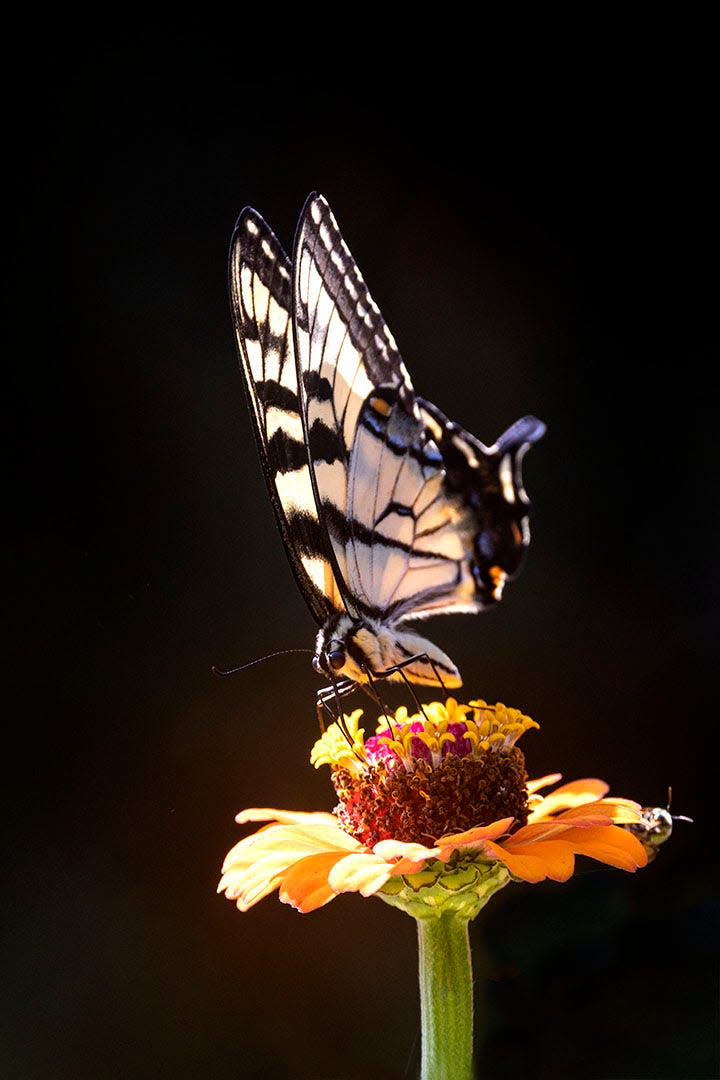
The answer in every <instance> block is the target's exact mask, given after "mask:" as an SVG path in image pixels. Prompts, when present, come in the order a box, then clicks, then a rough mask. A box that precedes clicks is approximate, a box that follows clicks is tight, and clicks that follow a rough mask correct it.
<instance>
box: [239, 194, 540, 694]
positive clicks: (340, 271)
mask: <svg viewBox="0 0 720 1080" xmlns="http://www.w3.org/2000/svg"><path fill="white" fill-rule="evenodd" d="M230 293H231V299H232V310H233V316H234V323H235V331H236V334H237V341H238V347H239V352H240V357H241V361H242V369H243V372H244V374H245V383H246V387H247V391H248V401H249V405H250V411H251V413H252V416H253V419H254V427H255V435H256V439H257V444H258V448H259V451H260V457H261V459H262V464H263V469H264V472H265V479H266V481H267V486H268V490H269V493H270V498H271V501H272V504H273V507H274V509H275V515H276V518H277V523H278V526H279V528H280V532H281V534H282V538H283V541H284V543H285V549H286V551H287V554H288V557H289V559H290V563H291V566H292V569H293V571H294V574H295V578H296V580H297V583H298V585H299V587H300V591H301V592H302V594H303V596H304V597H305V600H306V601H307V604H308V607H309V608H310V611H311V612H312V614H313V616H314V618H315V620H316V622H317V624H318V627H319V631H318V634H317V640H316V645H315V657H314V660H313V666H314V667H315V670H316V671H318V672H319V673H321V674H324V675H325V676H327V677H328V678H329V679H330V681H331V683H332V686H333V688H334V692H335V693H337V692H338V691H340V692H347V691H349V690H350V689H352V688H354V687H355V686H356V685H357V684H365V685H366V687H367V684H368V682H372V680H373V679H374V678H375V677H386V678H396V679H397V678H400V677H403V678H406V679H408V680H410V681H411V682H413V683H420V684H425V685H438V684H441V685H443V686H444V687H446V688H452V687H458V686H460V685H462V680H461V678H460V674H459V672H458V670H457V668H456V666H455V664H454V663H453V662H452V660H451V659H450V658H449V657H448V656H446V655H445V653H444V652H442V651H441V650H440V649H439V648H438V647H437V646H436V645H435V644H433V642H431V641H429V640H428V639H427V638H425V637H423V636H421V635H420V634H419V633H417V632H416V630H414V629H412V628H409V627H408V624H409V623H411V622H412V621H413V620H416V619H423V618H427V617H429V616H432V615H438V614H449V613H451V612H476V611H480V610H481V609H483V608H485V607H488V606H490V605H491V604H494V603H495V602H497V601H498V600H500V597H501V594H502V591H503V586H504V584H505V582H506V580H507V579H508V578H511V577H513V576H514V575H515V574H516V573H517V571H518V570H519V568H520V565H521V562H522V558H523V555H524V553H525V550H526V548H527V545H528V543H529V539H530V532H529V524H528V517H529V510H530V506H529V502H528V499H527V496H526V495H525V492H524V490H523V486H522V478H521V462H522V458H523V455H524V453H525V451H526V450H527V448H528V446H530V444H531V443H533V442H536V441H537V440H538V439H539V438H540V437H541V436H542V435H543V433H544V431H545V425H544V424H543V423H542V422H541V421H539V420H537V419H535V417H533V416H526V417H524V418H523V419H521V420H518V421H517V422H516V423H515V424H513V425H512V426H511V427H510V428H509V429H508V430H507V431H506V432H505V433H504V434H503V435H501V436H500V438H499V439H498V440H497V441H496V442H495V443H494V444H493V445H492V446H485V445H484V444H483V443H481V442H480V441H479V440H478V439H476V438H475V437H474V436H473V435H470V434H469V433H468V432H466V431H464V430H463V429H462V428H461V427H460V426H459V425H458V424H455V423H453V422H452V421H450V420H448V419H447V417H446V416H444V415H443V413H441V412H440V410H439V409H438V408H437V407H436V406H435V405H432V404H431V403H430V402H429V401H425V400H423V398H420V397H418V396H417V395H416V394H415V391H414V390H413V386H412V383H411V380H410V376H409V375H408V372H407V369H406V367H405V365H404V363H403V361H402V359H401V356H400V353H399V351H398V348H397V345H396V344H395V339H394V338H393V336H392V334H391V333H390V331H389V329H388V327H387V326H386V324H385V321H384V320H383V317H382V315H381V314H380V311H379V310H378V307H377V305H376V304H375V302H374V301H373V299H372V297H371V296H370V293H369V292H368V289H367V286H366V285H365V282H364V280H363V277H362V275H361V273H360V271H359V269H358V267H357V265H356V263H355V260H354V259H353V257H352V255H351V254H350V251H349V250H348V248H347V246H346V244H345V242H344V241H343V238H342V236H341V235H340V230H339V229H338V226H337V222H336V220H335V217H334V216H333V214H332V212H331V210H330V207H329V206H328V204H327V202H326V200H325V199H324V198H323V197H322V196H321V195H318V194H312V195H310V197H309V198H308V199H307V202H306V203H305V207H304V209H303V211H302V214H301V217H300V221H299V223H298V227H297V231H296V235H295V244H294V249H293V257H292V260H290V259H289V258H288V256H287V255H286V253H285V251H284V250H283V248H282V246H281V245H280V243H279V242H278V240H277V239H276V237H275V235H274V233H273V232H272V231H271V229H270V228H269V227H268V225H267V224H266V223H265V221H264V220H263V218H262V217H261V216H260V215H259V214H258V213H257V212H256V211H255V210H253V209H251V208H250V207H248V208H246V209H245V210H243V212H242V213H241V215H240V217H239V219H238V222H237V225H236V227H235V231H234V233H233V238H232V245H231V253H230ZM321 695H322V692H321V694H320V695H319V698H320V697H321Z"/></svg>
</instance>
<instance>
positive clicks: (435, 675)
mask: <svg viewBox="0 0 720 1080" xmlns="http://www.w3.org/2000/svg"><path fill="white" fill-rule="evenodd" d="M313 667H314V668H315V670H316V671H317V672H318V674H320V675H325V676H327V677H328V678H330V679H331V680H332V679H339V678H347V679H352V680H353V682H356V683H367V682H369V681H370V680H371V679H373V678H389V679H395V680H398V679H401V678H402V675H401V674H400V671H401V670H402V671H403V672H404V673H405V675H406V676H407V678H409V679H410V680H411V681H412V682H416V683H422V684H425V685H431V686H432V685H438V684H439V682H440V680H442V683H443V684H444V685H445V686H446V687H448V688H450V687H457V686H461V685H462V680H461V678H460V675H459V673H458V670H457V668H456V667H455V665H454V664H453V662H452V660H451V659H450V658H449V657H448V656H447V655H446V654H445V653H444V652H443V651H442V650H441V649H439V648H438V647H437V645H435V644H434V643H433V642H431V641H428V639H427V638H424V637H422V636H421V635H420V634H416V633H413V632H412V631H408V630H405V629H400V628H399V627H397V626H393V625H392V624H390V623H387V622H383V621H382V620H380V619H374V618H372V617H370V616H358V617H356V618H353V617H352V616H351V615H346V614H341V615H340V614H338V615H333V616H331V617H330V618H329V619H328V620H327V622H326V623H325V625H324V626H323V627H322V629H321V630H320V631H319V633H318V635H317V639H316V642H315V656H314V658H313Z"/></svg>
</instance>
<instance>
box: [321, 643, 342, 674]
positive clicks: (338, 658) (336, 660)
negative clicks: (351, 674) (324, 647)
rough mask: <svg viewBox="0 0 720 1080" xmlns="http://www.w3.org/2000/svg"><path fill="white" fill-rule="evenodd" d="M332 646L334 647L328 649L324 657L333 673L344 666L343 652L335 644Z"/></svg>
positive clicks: (339, 646) (340, 647) (338, 645)
mask: <svg viewBox="0 0 720 1080" xmlns="http://www.w3.org/2000/svg"><path fill="white" fill-rule="evenodd" d="M333 645H334V647H333V648H330V649H328V651H327V652H326V654H325V655H326V656H327V660H328V663H329V664H330V667H331V668H332V669H333V671H339V670H340V668H341V667H343V666H344V664H345V650H344V648H343V647H342V645H340V644H338V643H337V642H334V643H333Z"/></svg>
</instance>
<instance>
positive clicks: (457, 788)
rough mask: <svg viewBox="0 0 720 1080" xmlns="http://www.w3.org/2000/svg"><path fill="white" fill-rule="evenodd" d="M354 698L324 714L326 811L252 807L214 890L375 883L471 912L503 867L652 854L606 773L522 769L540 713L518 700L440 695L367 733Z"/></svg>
mask: <svg viewBox="0 0 720 1080" xmlns="http://www.w3.org/2000/svg"><path fill="white" fill-rule="evenodd" d="M361 716H362V712H361V710H359V709H358V710H356V711H355V712H353V713H352V714H351V715H349V716H346V717H344V718H343V723H342V725H339V724H332V725H331V726H330V728H329V729H328V730H327V731H326V732H325V734H324V735H323V736H322V737H321V738H320V739H319V740H318V742H317V743H316V744H315V746H314V747H313V750H312V754H311V761H312V763H313V764H314V765H315V767H316V768H317V767H319V766H320V765H329V766H330V769H331V772H332V781H333V784H334V787H335V791H336V793H337V796H338V799H339V802H338V805H337V806H336V807H335V810H334V813H333V814H324V813H315V814H303V813H290V812H284V811H279V810H246V811H244V812H242V813H241V814H238V816H237V818H236V820H237V821H238V822H240V823H244V822H248V821H263V822H268V823H269V824H266V825H265V827H264V828H263V829H261V830H260V831H259V832H256V833H254V834H252V835H251V836H248V837H246V838H245V839H243V840H241V841H240V842H239V843H238V844H236V845H235V847H234V848H233V849H232V850H231V851H230V852H229V853H228V855H227V857H226V859H225V862H224V865H223V876H222V879H221V881H220V885H219V887H218V891H224V892H225V895H226V896H227V897H228V898H229V899H233V900H235V901H236V902H237V906H238V907H239V908H240V909H241V910H243V911H244V910H247V909H248V908H249V907H251V906H252V905H253V904H255V903H257V901H258V900H260V899H262V897H263V896H266V895H267V894H268V893H270V892H272V891H273V890H274V889H276V888H279V889H280V899H281V900H282V901H284V902H285V903H289V904H292V905H293V906H294V907H296V908H297V909H298V910H300V911H312V910H314V909H315V908H317V907H320V906H322V905H323V904H326V903H328V902H329V901H330V900H332V899H333V898H334V897H335V896H337V895H338V894H340V893H343V892H359V893H361V894H362V895H363V896H371V895H380V896H381V898H382V899H383V900H385V901H386V902H388V903H391V904H396V905H397V906H400V907H403V908H405V909H406V910H408V911H410V912H411V914H413V915H415V917H418V918H421V917H423V914H430V913H437V911H438V909H445V908H451V909H452V910H455V911H458V912H460V913H461V914H464V915H465V916H466V917H468V918H471V917H473V916H474V915H475V914H477V911H478V910H479V909H480V907H482V906H483V904H484V903H485V902H486V901H487V899H488V898H489V897H490V896H491V895H492V893H493V892H495V891H497V889H499V888H502V887H503V886H504V885H505V884H507V883H508V882H509V881H510V880H513V879H519V880H524V881H529V882H537V881H542V880H544V879H545V878H552V879H553V880H555V881H566V880H567V879H568V878H569V877H571V876H572V874H573V872H574V868H575V856H576V855H586V856H590V857H591V858H594V859H597V860H598V861H599V862H604V863H607V864H608V865H610V866H615V867H618V868H619V869H622V870H630V871H634V870H635V869H637V868H638V867H640V866H644V865H645V864H646V862H647V855H646V853H645V850H644V848H643V845H642V844H641V843H640V841H639V840H638V839H637V838H636V837H635V836H634V835H632V833H631V832H630V831H628V830H627V829H626V828H622V827H620V826H624V825H628V824H637V823H638V822H639V821H640V820H641V808H640V806H639V804H638V803H636V802H633V801H632V800H630V799H620V798H607V792H608V785H607V784H606V783H604V781H602V780H596V779H586V780H576V781H574V782H572V783H569V784H564V785H563V786H561V787H558V788H555V790H554V791H552V792H551V793H549V794H547V795H545V796H542V795H540V794H539V792H540V791H542V790H543V789H545V788H548V787H550V786H551V785H553V784H555V783H557V782H558V781H559V780H560V779H561V776H560V774H553V775H551V776H545V777H542V778H541V779H539V780H533V781H529V780H528V778H527V774H526V772H525V761H524V757H523V754H522V752H521V751H520V749H519V747H518V746H517V745H516V743H517V741H518V739H519V738H520V736H521V735H522V734H523V733H524V732H525V731H527V730H529V729H530V728H537V727H538V724H536V723H535V721H534V720H531V719H530V718H529V717H527V716H524V715H523V714H522V713H520V712H519V711H518V710H516V709H509V708H506V707H505V706H504V705H502V704H498V705H494V706H490V705H488V704H487V703H486V702H484V701H471V702H470V703H469V704H467V705H461V704H458V702H457V701H455V700H454V699H453V698H448V699H447V701H446V702H445V703H444V704H442V703H440V702H432V703H431V704H429V705H425V706H423V707H422V711H421V712H418V713H415V714H412V715H409V714H408V712H407V710H406V709H404V708H401V709H398V710H397V712H396V713H395V715H394V716H392V717H390V716H382V717H381V718H380V720H379V722H378V725H377V727H376V730H375V732H374V734H372V735H371V736H369V737H368V738H367V739H365V732H364V729H362V728H360V727H359V720H360V717H361Z"/></svg>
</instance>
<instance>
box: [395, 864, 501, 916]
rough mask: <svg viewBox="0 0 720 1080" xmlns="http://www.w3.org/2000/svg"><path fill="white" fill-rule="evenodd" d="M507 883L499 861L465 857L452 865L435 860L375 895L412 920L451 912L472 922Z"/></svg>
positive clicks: (397, 878)
mask: <svg viewBox="0 0 720 1080" xmlns="http://www.w3.org/2000/svg"><path fill="white" fill-rule="evenodd" d="M508 881H510V871H509V870H508V869H507V867H505V866H504V865H503V864H502V863H501V862H490V861H485V860H480V859H467V858H466V859H462V860H459V861H458V862H456V863H454V864H452V865H451V864H450V863H443V862H440V861H439V860H435V861H434V862H429V863H427V864H426V866H425V867H424V868H423V869H422V870H420V871H419V872H418V873H416V874H407V875H404V876H399V875H398V876H397V877H392V878H390V880H389V881H388V882H387V883H386V884H385V885H384V886H383V888H382V889H381V890H380V892H378V893H376V894H375V895H376V896H379V897H380V899H381V900H384V901H385V903H386V904H391V905H392V906H393V907H398V908H401V909H402V910H403V911H406V912H407V913H408V915H412V917H413V918H414V919H431V918H434V917H436V916H438V915H445V914H451V913H452V914H454V915H458V916H459V917H460V918H461V919H474V918H475V916H476V915H477V913H478V912H479V911H480V910H481V909H482V908H483V907H485V904H487V902H488V900H489V899H490V897H491V896H493V894H494V893H496V892H498V891H499V890H500V889H502V888H503V887H504V886H505V885H507V883H508Z"/></svg>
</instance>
